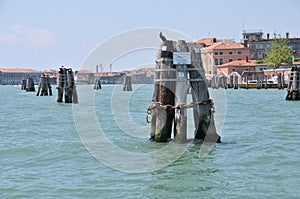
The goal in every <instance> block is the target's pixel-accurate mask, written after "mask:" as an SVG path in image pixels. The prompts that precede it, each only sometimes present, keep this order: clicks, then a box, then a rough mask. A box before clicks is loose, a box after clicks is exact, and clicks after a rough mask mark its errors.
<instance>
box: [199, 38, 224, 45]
mask: <svg viewBox="0 0 300 199" xmlns="http://www.w3.org/2000/svg"><path fill="white" fill-rule="evenodd" d="M214 39H215V43H216V42H219V41H221V40H219V39H216V38H203V39H199V40H198V41H197V42H196V43H197V44H204V45H205V46H206V47H208V46H211V45H212V44H213V43H214Z"/></svg>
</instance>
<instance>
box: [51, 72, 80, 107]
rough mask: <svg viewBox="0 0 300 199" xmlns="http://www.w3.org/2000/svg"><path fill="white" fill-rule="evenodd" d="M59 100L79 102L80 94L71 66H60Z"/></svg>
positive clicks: (58, 79)
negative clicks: (78, 94)
mask: <svg viewBox="0 0 300 199" xmlns="http://www.w3.org/2000/svg"><path fill="white" fill-rule="evenodd" d="M56 88H57V102H63V95H64V97H65V100H64V101H65V103H74V104H77V103H78V96H77V91H76V86H75V81H74V73H73V71H72V69H71V68H68V69H67V68H64V67H63V66H62V67H60V69H59V71H58V76H57V87H56Z"/></svg>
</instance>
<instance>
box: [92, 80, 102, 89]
mask: <svg viewBox="0 0 300 199" xmlns="http://www.w3.org/2000/svg"><path fill="white" fill-rule="evenodd" d="M94 89H95V90H99V89H102V87H101V81H100V78H96V79H95V84H94Z"/></svg>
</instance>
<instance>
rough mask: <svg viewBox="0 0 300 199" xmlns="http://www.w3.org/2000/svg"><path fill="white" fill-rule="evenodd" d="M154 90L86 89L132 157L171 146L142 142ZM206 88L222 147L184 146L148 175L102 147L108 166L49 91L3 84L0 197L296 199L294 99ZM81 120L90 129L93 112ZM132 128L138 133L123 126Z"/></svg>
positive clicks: (297, 108)
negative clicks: (201, 153)
mask: <svg viewBox="0 0 300 199" xmlns="http://www.w3.org/2000/svg"><path fill="white" fill-rule="evenodd" d="M91 87H92V86H90V85H88V86H87V85H85V86H78V95H79V104H78V105H74V106H80V105H82V104H84V103H85V100H84V99H85V98H87V96H88V94H86V93H85V90H89V89H91ZM152 91H153V85H133V91H131V92H123V91H121V90H120V89H119V90H118V88H117V87H116V85H104V86H103V89H101V90H97V91H96V92H95V93H94V94H93V97H94V111H91V112H92V113H93V114H95V115H96V119H97V121H98V124H97V125H99V126H101V131H102V132H103V133H104V134H105V138H106V139H107V140H109V143H111V144H112V145H113V146H117V147H118V149H121V150H123V151H129V152H132V153H135V154H138V155H139V156H143V155H144V154H145V156H146V155H148V154H149V152H153V151H155V150H160V149H163V147H166V146H167V145H168V144H161V143H153V142H149V141H148V138H149V129H150V125H149V124H148V123H147V122H146V120H145V117H146V108H147V106H148V105H150V104H151V97H152ZM210 93H211V96H212V98H213V100H214V102H215V108H216V113H215V120H216V125H217V130H218V133H219V134H221V136H222V143H221V144H216V145H215V146H214V147H213V149H212V150H210V151H209V153H207V154H205V156H204V157H199V151H200V150H201V146H202V145H201V143H194V142H190V144H188V145H187V147H186V149H185V151H184V153H183V154H182V155H180V157H178V158H177V159H176V160H174V161H172V162H171V163H169V164H167V165H166V166H165V167H162V168H160V167H159V166H157V168H156V169H155V167H153V168H154V169H153V168H152V170H151V171H149V170H147V162H145V171H144V172H143V168H140V170H138V172H136V171H137V170H136V169H137V168H135V166H139V165H140V163H136V164H135V162H132V160H131V159H130V158H127V157H126V155H125V157H124V156H123V155H122V157H121V156H120V154H117V153H114V151H111V150H110V148H107V149H106V148H101V147H100V148H101V153H100V154H102V157H104V159H105V158H108V159H110V160H113V161H114V162H115V164H111V165H110V164H107V162H105V161H102V160H101V158H102V157H100V158H99V157H97V155H96V154H95V153H93V151H92V150H91V148H89V147H88V146H86V142H85V141H84V136H85V134H82V132H81V133H78V129H79V128H80V127H81V126H79V123H76V120H77V119H78V117H77V116H78V112H77V113H76V114H77V115H76V114H75V115H74V107H73V105H71V104H63V103H62V104H59V103H56V90H54V95H53V96H39V97H37V96H36V94H35V93H29V92H25V91H22V90H20V87H19V86H0V102H1V105H0V136H1V139H0V198H299V196H300V187H299V182H300V172H299V168H300V156H299V154H300V116H299V112H300V102H293V101H285V99H284V98H285V95H286V91H285V90H277V89H274V90H273V89H268V90H265V89H260V90H256V89H253V90H241V89H239V90H232V89H230V90H229V89H227V90H224V89H215V90H210ZM122 96H126V97H125V98H124V99H123V101H122V100H121V101H118V100H119V99H121V98H122ZM112 98H115V99H112ZM126 99H128V100H126ZM189 100H190V96H189ZM75 108H76V107H75ZM119 112H122V113H124V114H123V115H122V114H120V113H119ZM79 113H81V112H79ZM188 113H189V115H188V117H189V118H188V120H189V122H188V136H189V138H191V137H192V136H193V119H192V114H191V111H190V110H189V112H188ZM83 114H84V113H83ZM93 114H91V115H93ZM81 116H82V115H81ZM82 118H84V119H85V120H86V124H88V125H87V126H92V125H93V124H91V125H90V123H91V122H92V121H94V120H93V119H92V118H91V116H90V115H88V114H87V115H83V117H81V120H82ZM124 124H125V125H124ZM126 124H128V125H126ZM132 124H134V125H133V126H135V127H138V128H137V129H140V131H139V130H136V129H135V130H134V132H133V131H132V132H127V131H128V129H126V128H127V127H130V126H132ZM82 125H83V126H84V124H82ZM87 129H89V127H87ZM129 130H130V128H129ZM86 133H87V134H88V133H89V130H87V131H86ZM96 136H97V135H96ZM96 136H95V137H96ZM95 139H96V138H95ZM96 147H97V146H96ZM106 154H107V155H106ZM126 160H127V161H126ZM130 161H131V162H130ZM119 168H123V170H122V169H119ZM124 168H125V169H124ZM126 168H127V169H126Z"/></svg>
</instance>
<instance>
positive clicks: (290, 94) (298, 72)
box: [285, 66, 300, 100]
mask: <svg viewBox="0 0 300 199" xmlns="http://www.w3.org/2000/svg"><path fill="white" fill-rule="evenodd" d="M299 89H300V66H298V67H297V66H294V67H292V70H291V73H290V74H289V83H288V87H287V95H286V98H285V99H286V100H300V91H299Z"/></svg>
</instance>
